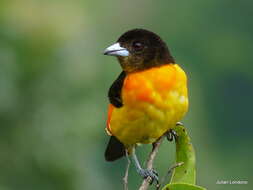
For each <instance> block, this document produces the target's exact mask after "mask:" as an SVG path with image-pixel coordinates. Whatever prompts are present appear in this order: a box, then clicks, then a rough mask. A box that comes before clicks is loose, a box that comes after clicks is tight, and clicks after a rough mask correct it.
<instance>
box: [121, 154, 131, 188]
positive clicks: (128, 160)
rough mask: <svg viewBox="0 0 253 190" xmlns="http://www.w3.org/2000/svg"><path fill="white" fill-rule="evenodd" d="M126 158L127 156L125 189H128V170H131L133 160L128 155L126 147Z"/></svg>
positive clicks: (124, 179)
mask: <svg viewBox="0 0 253 190" xmlns="http://www.w3.org/2000/svg"><path fill="white" fill-rule="evenodd" d="M126 158H127V166H126V171H125V175H124V177H123V185H124V190H128V171H129V167H130V163H131V161H130V159H129V157H128V152H127V149H126Z"/></svg>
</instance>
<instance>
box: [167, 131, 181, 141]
mask: <svg viewBox="0 0 253 190" xmlns="http://www.w3.org/2000/svg"><path fill="white" fill-rule="evenodd" d="M177 137H178V136H177V133H176V131H174V130H173V129H171V130H169V131H168V132H167V140H168V141H173V139H174V140H176V139H177Z"/></svg>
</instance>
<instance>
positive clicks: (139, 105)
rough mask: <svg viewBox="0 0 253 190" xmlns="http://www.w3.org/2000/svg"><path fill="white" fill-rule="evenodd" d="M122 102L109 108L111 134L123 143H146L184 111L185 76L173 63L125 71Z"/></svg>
mask: <svg viewBox="0 0 253 190" xmlns="http://www.w3.org/2000/svg"><path fill="white" fill-rule="evenodd" d="M122 101H123V106H122V107H121V108H114V109H113V110H111V116H110V122H109V125H110V131H111V133H112V134H113V135H115V136H116V137H117V138H118V139H119V140H121V141H122V142H123V143H124V144H134V143H150V142H152V141H154V140H155V139H157V138H158V137H160V136H161V135H162V134H163V133H164V132H165V131H166V130H168V128H169V127H171V125H174V124H175V123H176V122H177V121H179V120H180V119H181V118H182V117H183V115H184V114H185V112H186V111H187V108H188V97H187V79H186V75H185V73H184V71H183V70H182V69H181V68H180V67H179V66H178V65H176V64H168V65H164V66H160V67H155V68H151V69H148V70H144V71H141V72H136V73H131V74H128V75H127V76H126V78H125V80H124V84H123V87H122Z"/></svg>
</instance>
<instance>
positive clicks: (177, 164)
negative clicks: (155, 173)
mask: <svg viewBox="0 0 253 190" xmlns="http://www.w3.org/2000/svg"><path fill="white" fill-rule="evenodd" d="M183 164H184V162H179V163H176V164H174V165H172V166H171V167H170V168H169V169H168V172H167V173H166V174H165V176H163V178H162V180H161V183H160V184H159V187H157V189H160V187H162V186H163V185H164V182H165V179H166V178H167V177H168V176H169V174H170V173H172V172H173V170H174V169H175V168H177V167H179V166H182V165H183Z"/></svg>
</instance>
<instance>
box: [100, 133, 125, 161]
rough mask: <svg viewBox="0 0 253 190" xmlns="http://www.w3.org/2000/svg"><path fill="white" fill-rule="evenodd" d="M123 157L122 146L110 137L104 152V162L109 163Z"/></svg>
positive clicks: (123, 148)
mask: <svg viewBox="0 0 253 190" xmlns="http://www.w3.org/2000/svg"><path fill="white" fill-rule="evenodd" d="M125 155H126V152H125V147H124V145H123V144H122V143H121V142H120V141H119V140H118V139H117V138H116V137H114V136H111V138H110V140H109V143H108V145H107V148H106V151H105V160H106V161H109V162H111V161H114V160H117V159H119V158H121V157H122V156H125Z"/></svg>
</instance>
